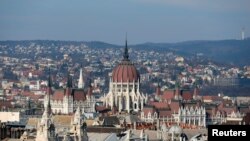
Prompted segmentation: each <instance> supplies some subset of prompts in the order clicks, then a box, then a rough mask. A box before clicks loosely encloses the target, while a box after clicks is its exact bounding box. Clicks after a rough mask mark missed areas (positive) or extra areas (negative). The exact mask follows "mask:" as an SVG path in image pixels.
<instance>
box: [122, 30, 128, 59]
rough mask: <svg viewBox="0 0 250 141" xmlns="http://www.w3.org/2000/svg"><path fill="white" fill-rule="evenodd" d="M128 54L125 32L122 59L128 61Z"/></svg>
mask: <svg viewBox="0 0 250 141" xmlns="http://www.w3.org/2000/svg"><path fill="white" fill-rule="evenodd" d="M128 58H129V55H128V40H127V34H126V41H125V48H124V53H123V60H124V61H129V59H128Z"/></svg>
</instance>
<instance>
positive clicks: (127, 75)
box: [112, 60, 140, 82]
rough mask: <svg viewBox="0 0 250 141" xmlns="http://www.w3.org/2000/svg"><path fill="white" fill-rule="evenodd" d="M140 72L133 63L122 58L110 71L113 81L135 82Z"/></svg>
mask: <svg viewBox="0 0 250 141" xmlns="http://www.w3.org/2000/svg"><path fill="white" fill-rule="evenodd" d="M139 78H140V74H139V73H138V71H137V70H136V68H135V66H134V64H133V63H131V62H130V61H129V60H123V61H122V62H121V63H120V64H119V65H118V66H116V67H115V68H114V70H113V72H112V80H113V82H137V81H138V79H139Z"/></svg>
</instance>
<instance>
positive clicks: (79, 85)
mask: <svg viewBox="0 0 250 141" xmlns="http://www.w3.org/2000/svg"><path fill="white" fill-rule="evenodd" d="M83 87H84V83H83V78H82V65H81V68H80V75H79V79H78V88H79V89H83Z"/></svg>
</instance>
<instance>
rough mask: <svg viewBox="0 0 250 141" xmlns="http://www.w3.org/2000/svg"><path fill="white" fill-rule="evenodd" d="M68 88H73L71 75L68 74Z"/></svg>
mask: <svg viewBox="0 0 250 141" xmlns="http://www.w3.org/2000/svg"><path fill="white" fill-rule="evenodd" d="M67 88H72V80H71V76H70V74H68V81H67Z"/></svg>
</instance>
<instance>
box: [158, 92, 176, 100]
mask: <svg viewBox="0 0 250 141" xmlns="http://www.w3.org/2000/svg"><path fill="white" fill-rule="evenodd" d="M174 92H175V91H174V90H167V91H164V93H163V95H162V96H161V97H162V99H163V100H170V99H172V98H174Z"/></svg>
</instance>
